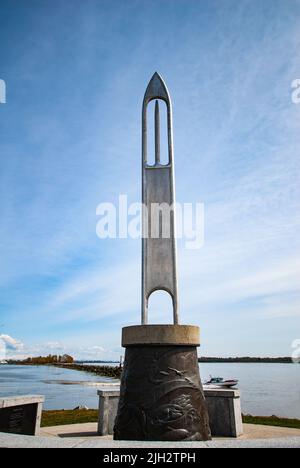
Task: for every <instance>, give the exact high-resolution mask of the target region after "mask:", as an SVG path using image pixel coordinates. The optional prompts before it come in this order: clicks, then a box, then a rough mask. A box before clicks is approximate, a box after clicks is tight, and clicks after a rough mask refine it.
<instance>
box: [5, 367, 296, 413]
mask: <svg viewBox="0 0 300 468" xmlns="http://www.w3.org/2000/svg"><path fill="white" fill-rule="evenodd" d="M200 371H201V378H202V381H206V380H208V379H209V376H210V375H212V376H217V377H219V376H220V377H224V378H226V379H227V378H236V379H238V380H239V382H240V383H239V388H240V390H241V394H242V410H243V412H244V413H249V414H255V415H273V414H275V415H277V416H285V417H290V418H293V417H294V418H299V419H300V366H299V365H298V364H244V363H243V364H235V363H233V364H227V363H217V364H209V363H203V364H201V365H200ZM97 383H98V384H99V385H101V383H107V384H108V383H117V381H116V380H115V379H111V378H108V377H100V376H97V375H93V374H88V373H86V372H79V371H74V370H70V369H60V368H57V367H51V366H49V367H48V366H0V396H10V395H26V394H27V395H28V394H38V395H45V397H46V401H45V406H44V407H45V408H46V409H61V408H65V409H70V408H75V407H76V406H80V405H86V406H88V407H89V408H97V407H98V398H97Z"/></svg>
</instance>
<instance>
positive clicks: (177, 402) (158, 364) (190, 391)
mask: <svg viewBox="0 0 300 468" xmlns="http://www.w3.org/2000/svg"><path fill="white" fill-rule="evenodd" d="M122 344H123V346H124V347H125V348H126V352H125V361H124V369H123V373H122V379H121V393H120V401H119V408H118V414H117V418H116V421H115V428H114V438H115V439H118V440H157V441H167V440H168V441H184V440H185V441H187V440H209V439H210V438H211V434H210V428H209V420H208V412H207V407H206V403H205V398H204V394H203V389H202V384H201V380H200V375H199V366H198V359H197V346H198V345H199V329H198V327H193V326H187V325H140V326H134V327H126V328H124V329H123V335H122Z"/></svg>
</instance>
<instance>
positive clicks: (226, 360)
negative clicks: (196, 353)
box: [198, 357, 294, 364]
mask: <svg viewBox="0 0 300 468" xmlns="http://www.w3.org/2000/svg"><path fill="white" fill-rule="evenodd" d="M198 362H200V363H211V364H213V363H240V364H242V363H245V364H248V363H249V364H251V363H256V364H259V363H263V364H293V363H294V361H293V360H292V358H290V357H277V358H271V357H270V358H260V357H234V358H230V357H229V358H221V357H201V358H198Z"/></svg>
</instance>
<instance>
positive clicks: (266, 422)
mask: <svg viewBox="0 0 300 468" xmlns="http://www.w3.org/2000/svg"><path fill="white" fill-rule="evenodd" d="M98 412H99V411H98V410H97V409H89V410H85V409H81V410H54V411H43V413H42V423H41V427H50V426H63V425H66V424H83V423H91V422H98ZM243 423H245V424H259V425H262V426H277V427H290V428H292V429H300V420H299V419H287V418H277V417H276V416H251V415H243Z"/></svg>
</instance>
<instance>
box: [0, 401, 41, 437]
mask: <svg viewBox="0 0 300 468" xmlns="http://www.w3.org/2000/svg"><path fill="white" fill-rule="evenodd" d="M44 401H45V398H44V397H43V396H41V395H26V396H15V397H6V398H0V432H7V433H12V434H24V435H37V434H38V433H39V430H40V425H41V415H42V406H43V402H44Z"/></svg>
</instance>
